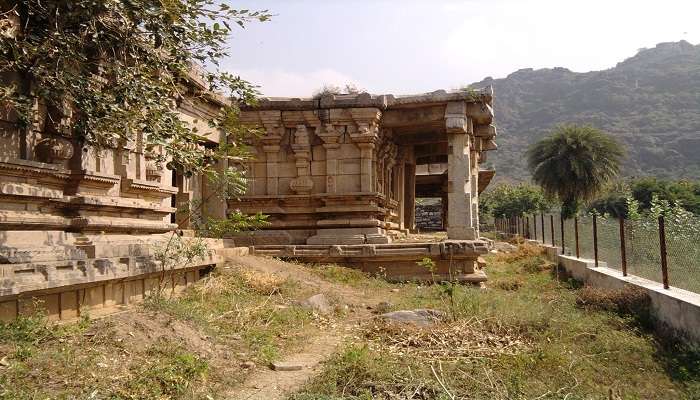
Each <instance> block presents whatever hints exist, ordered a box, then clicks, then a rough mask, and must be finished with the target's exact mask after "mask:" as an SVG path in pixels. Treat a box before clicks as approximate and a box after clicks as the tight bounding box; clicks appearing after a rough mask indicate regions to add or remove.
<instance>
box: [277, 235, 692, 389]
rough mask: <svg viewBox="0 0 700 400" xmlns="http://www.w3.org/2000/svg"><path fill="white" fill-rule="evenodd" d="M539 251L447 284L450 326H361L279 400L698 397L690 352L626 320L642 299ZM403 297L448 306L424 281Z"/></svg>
mask: <svg viewBox="0 0 700 400" xmlns="http://www.w3.org/2000/svg"><path fill="white" fill-rule="evenodd" d="M538 253H539V250H537V249H536V248H532V247H527V246H523V247H521V250H520V251H519V252H517V253H513V254H504V255H500V254H499V255H495V256H493V255H492V256H489V257H488V260H487V262H488V265H489V266H488V271H489V277H490V281H489V284H488V286H489V289H487V290H483V289H479V288H470V287H465V286H460V287H458V288H457V291H458V293H456V294H455V309H456V316H457V319H456V320H455V321H452V322H446V323H443V324H441V325H438V326H436V327H435V328H433V329H412V328H410V327H400V328H397V327H392V326H385V325H384V324H381V323H370V324H367V325H366V326H365V327H364V328H363V329H364V335H363V339H361V340H353V341H350V342H348V343H347V345H346V347H345V348H343V349H341V350H340V351H339V352H338V353H337V354H336V355H335V356H334V358H332V359H331V361H330V362H327V363H326V364H325V368H324V370H323V371H322V372H321V374H320V375H319V376H317V377H316V378H315V379H313V380H312V381H311V382H309V383H308V384H307V386H306V387H305V388H304V390H302V391H301V392H300V393H297V394H295V395H292V396H290V399H293V400H321V399H324V400H325V399H391V398H410V396H411V395H412V396H413V398H422V399H428V398H430V399H452V398H473V399H533V398H540V399H562V398H567V399H584V398H585V399H588V398H596V399H597V398H600V399H603V398H605V399H608V398H624V399H667V398H675V399H694V398H697V396H698V395H699V394H700V386H699V385H698V382H700V349H697V348H692V347H688V346H686V345H683V344H682V343H680V342H677V341H673V340H667V339H662V337H666V338H668V337H669V336H668V335H665V336H663V335H660V336H655V335H654V334H653V333H651V332H650V331H648V330H647V328H646V326H645V325H644V324H643V323H641V322H640V320H639V319H638V318H637V317H636V315H638V311H640V310H641V311H645V310H646V311H648V299H646V298H645V297H644V296H638V295H636V294H630V292H625V293H623V294H620V293H617V292H614V293H609V292H606V291H591V290H589V289H580V288H579V286H580V285H578V284H576V282H563V283H562V282H557V281H556V280H555V279H554V277H553V274H552V268H553V267H552V265H551V264H547V263H546V262H544V261H543V259H542V258H541V257H540V256H539V254H538ZM626 290H627V289H626ZM402 299H403V300H401V302H400V303H399V304H397V307H399V308H415V307H430V308H436V309H441V310H445V311H447V308H448V307H449V303H448V301H447V299H446V298H445V295H444V293H442V291H441V290H439V289H438V288H436V287H435V286H427V287H426V286H417V285H411V286H409V285H406V286H405V287H404V288H403V289H402ZM631 313H632V314H634V315H635V316H631V315H630V314H631Z"/></svg>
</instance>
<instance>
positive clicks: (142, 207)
mask: <svg viewBox="0 0 700 400" xmlns="http://www.w3.org/2000/svg"><path fill="white" fill-rule="evenodd" d="M194 78H195V77H193V80H192V82H191V84H192V89H194V90H202V89H203V88H204V87H205V86H204V82H198V81H196V80H195V79H194ZM221 101H223V100H222V99H217V98H215V97H212V98H210V99H208V100H207V101H201V100H198V101H189V100H184V101H183V102H182V104H181V106H180V111H181V116H182V118H183V119H184V120H185V121H188V122H191V123H193V124H198V126H199V129H200V132H202V133H204V135H205V136H206V140H205V141H204V142H203V143H202V147H204V146H208V145H215V144H216V143H218V142H219V141H220V140H225V138H223V137H221V135H220V133H219V132H218V131H213V130H212V129H211V128H209V126H208V125H207V123H206V120H207V119H208V118H207V117H208V116H211V115H213V114H214V113H216V112H218V110H219V107H220V102H221ZM34 112H35V119H34V121H33V124H31V125H30V126H29V127H28V128H27V129H19V128H18V125H17V124H16V116H15V115H13V113H11V112H5V114H4V115H0V319H11V318H14V317H15V316H16V315H18V314H20V313H23V312H26V311H28V310H31V309H32V308H33V307H34V305H35V303H36V300H37V299H38V300H39V301H41V302H42V303H43V305H42V306H43V307H44V308H45V309H46V310H47V311H48V313H49V316H51V317H52V318H71V317H74V316H77V315H78V314H80V313H81V312H86V311H88V310H89V312H91V313H92V314H95V313H99V312H100V311H101V310H103V309H105V310H106V309H110V308H113V306H115V305H119V304H128V303H129V302H131V301H134V300H137V299H141V298H143V296H144V295H145V294H146V293H148V292H149V290H151V288H152V287H153V286H154V285H156V284H158V283H159V279H162V276H161V274H160V273H159V271H160V268H159V267H158V265H156V264H155V263H154V261H153V257H152V255H153V252H154V251H156V249H157V248H158V247H159V246H160V247H162V246H163V243H164V242H165V241H166V240H168V238H169V237H170V233H169V232H171V231H173V229H175V228H176V227H177V225H176V224H175V223H174V222H175V211H176V207H177V206H179V205H186V204H188V202H189V201H190V200H193V199H198V198H199V199H201V198H202V197H203V196H205V195H206V193H207V190H208V188H207V182H206V180H204V179H203V178H202V177H197V176H192V177H186V176H182V174H178V173H176V172H175V171H171V170H168V169H166V168H164V167H163V166H162V165H158V164H157V163H156V162H155V161H154V160H153V159H149V157H148V156H147V155H146V153H145V152H144V146H143V138H142V137H141V136H139V137H138V138H137V140H136V141H135V142H134V143H129V144H127V145H126V146H124V147H123V148H114V149H103V150H99V151H98V150H96V149H94V148H90V147H85V146H81V145H80V143H79V142H77V141H76V140H75V139H74V138H73V137H72V135H71V124H72V121H71V117H70V112H69V110H53V109H50V108H47V107H46V105H44V104H42V103H41V102H39V101H36V102H35V104H34ZM56 115H62V117H61V118H60V119H59V118H55V116H56ZM205 212H206V213H208V214H209V215H213V216H221V215H224V214H225V204H223V202H222V201H218V200H217V199H215V198H213V199H210V200H209V202H208V203H207V204H206V205H205ZM211 247H212V248H216V247H223V243H222V241H214V240H212V241H211ZM219 261H220V257H219V256H217V255H212V256H211V257H208V258H206V259H204V260H198V261H197V262H195V263H194V264H189V265H186V266H185V265H183V266H180V269H178V270H177V271H176V273H175V274H173V275H169V276H168V277H167V279H168V280H169V282H166V285H169V286H173V287H175V288H178V287H183V286H185V285H187V284H190V283H192V282H194V281H195V280H197V279H198V277H199V273H200V270H202V269H203V268H206V267H208V266H211V265H214V264H216V263H217V262H219Z"/></svg>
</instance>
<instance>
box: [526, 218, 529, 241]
mask: <svg viewBox="0 0 700 400" xmlns="http://www.w3.org/2000/svg"><path fill="white" fill-rule="evenodd" d="M525 225H526V226H527V229H526V230H525V235H526V237H527V238H528V239H530V217H525Z"/></svg>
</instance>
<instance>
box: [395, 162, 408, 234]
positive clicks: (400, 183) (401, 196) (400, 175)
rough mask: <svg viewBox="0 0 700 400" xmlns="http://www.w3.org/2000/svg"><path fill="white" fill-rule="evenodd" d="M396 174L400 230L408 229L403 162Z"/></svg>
mask: <svg viewBox="0 0 700 400" xmlns="http://www.w3.org/2000/svg"><path fill="white" fill-rule="evenodd" d="M396 168H397V172H396V179H397V185H396V200H398V202H399V209H398V212H399V228H400V229H406V220H405V218H406V206H405V202H406V169H405V164H404V163H403V162H401V163H400V164H399V165H398V167H396Z"/></svg>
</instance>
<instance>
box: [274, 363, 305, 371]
mask: <svg viewBox="0 0 700 400" xmlns="http://www.w3.org/2000/svg"><path fill="white" fill-rule="evenodd" d="M270 366H271V367H272V369H273V370H275V371H280V372H286V371H301V369H302V368H304V366H303V365H301V364H298V363H292V362H282V361H277V362H273V363H272V364H270Z"/></svg>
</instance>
